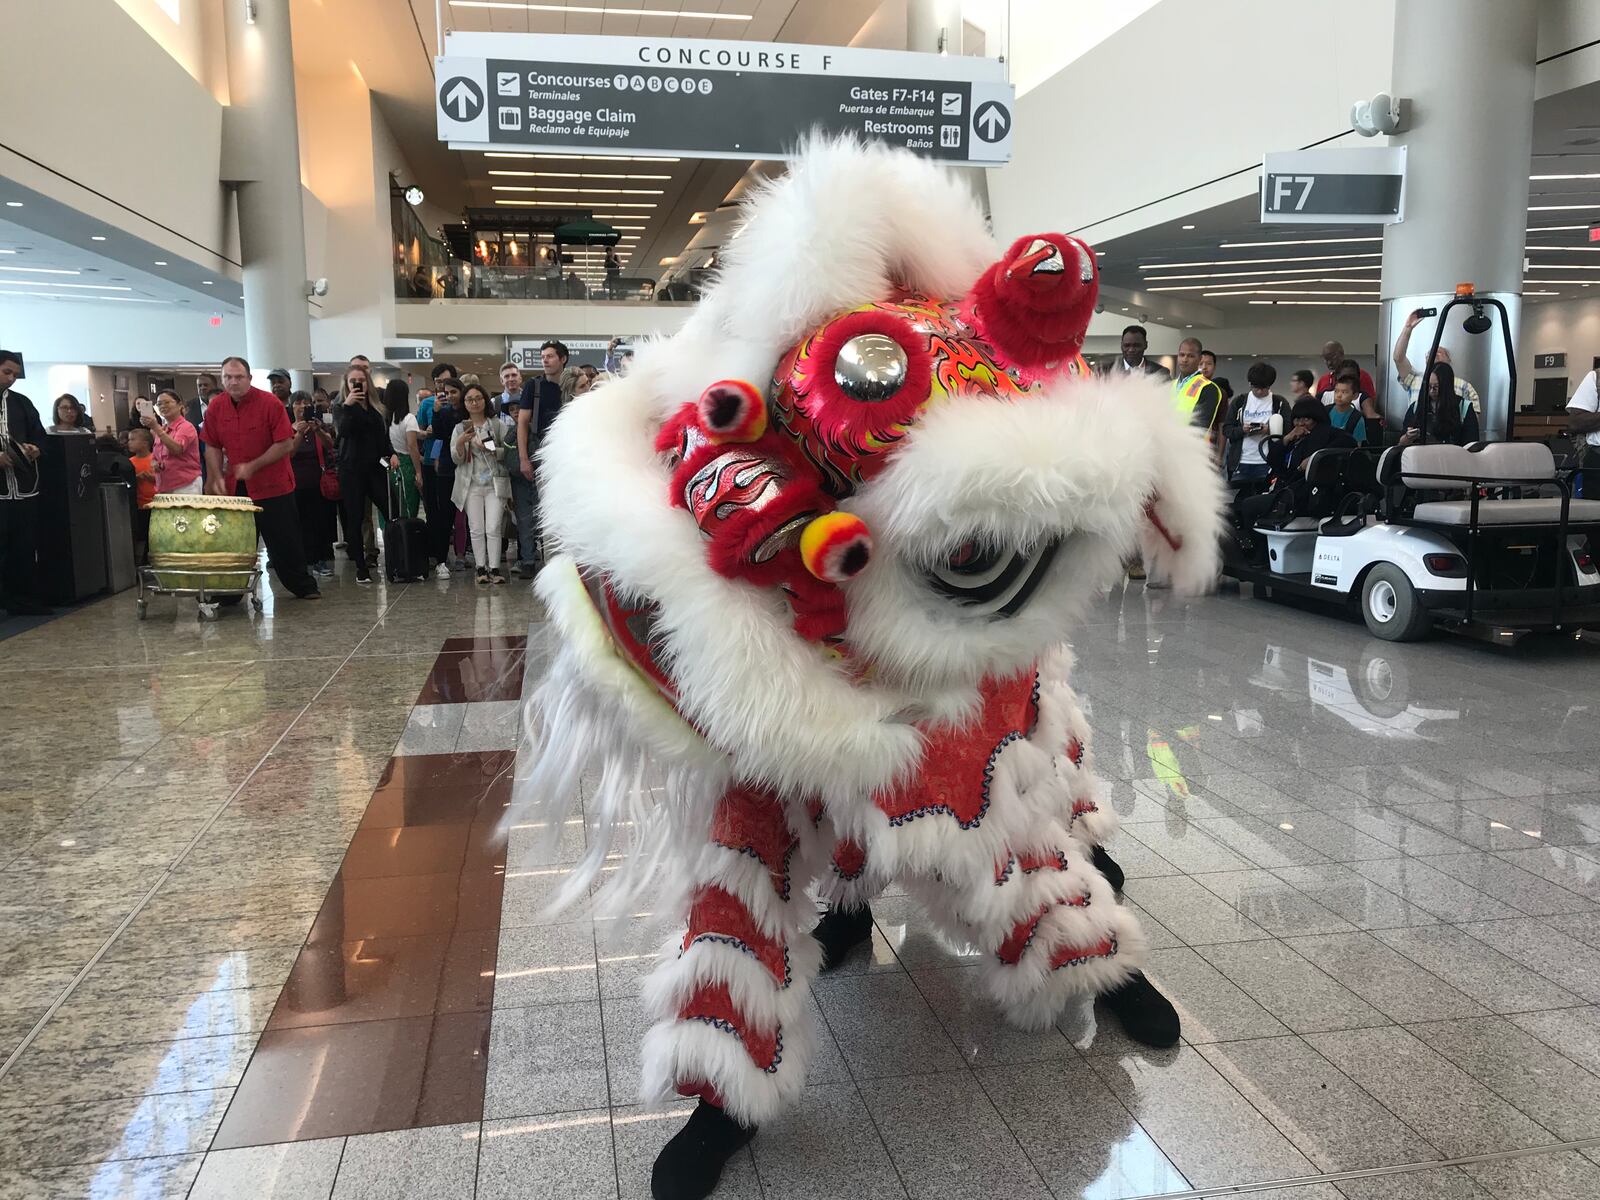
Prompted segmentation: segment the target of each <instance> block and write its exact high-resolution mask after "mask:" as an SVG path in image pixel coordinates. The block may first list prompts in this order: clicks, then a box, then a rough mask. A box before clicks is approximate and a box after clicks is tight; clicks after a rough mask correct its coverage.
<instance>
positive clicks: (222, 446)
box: [202, 358, 322, 600]
mask: <svg viewBox="0 0 1600 1200" xmlns="http://www.w3.org/2000/svg"><path fill="white" fill-rule="evenodd" d="M202 436H203V438H204V440H205V446H206V466H207V468H208V471H207V481H206V492H207V493H208V494H209V495H212V496H233V495H248V496H249V497H250V499H251V501H252V502H253V503H254V504H255V505H256V506H257V507H258V508H259V509H260V510H261V511H260V512H258V513H256V532H257V533H258V534H259V535H260V536H261V540H262V541H264V542H265V543H266V544H267V561H268V562H270V563H271V565H272V569H273V571H275V572H276V573H277V576H278V581H279V582H280V583H282V584H283V586H284V587H286V588H288V589H289V591H291V592H293V593H294V595H295V596H297V597H298V598H299V599H301V600H319V599H321V598H322V593H321V592H320V591H319V590H318V589H317V581H316V580H315V579H313V578H312V577H311V572H310V571H308V570H307V569H306V555H305V548H304V547H303V546H302V545H301V544H300V515H299V511H298V510H297V509H296V508H295V503H294V469H293V467H291V466H290V464H289V456H290V455H291V454H292V453H294V428H293V427H292V426H291V425H290V424H289V414H288V413H287V412H285V411H284V407H283V404H282V402H281V401H280V400H279V399H278V398H277V397H276V396H274V395H273V394H272V393H271V392H264V391H262V390H261V389H260V388H258V387H254V386H252V385H251V383H250V364H249V363H247V362H245V360H244V359H242V358H230V359H227V360H226V361H224V362H223V364H222V394H221V395H219V396H218V397H217V398H216V399H215V400H213V401H212V402H211V405H210V407H209V408H207V409H206V422H205V429H204V432H203V434H202Z"/></svg>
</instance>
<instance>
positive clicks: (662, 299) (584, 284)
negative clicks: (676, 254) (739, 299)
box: [395, 262, 700, 304]
mask: <svg viewBox="0 0 1600 1200" xmlns="http://www.w3.org/2000/svg"><path fill="white" fill-rule="evenodd" d="M395 296H396V298H397V299H400V300H419V301H421V300H555V301H561V302H563V303H568V304H571V303H582V302H585V301H597V302H607V303H617V302H631V303H636V304H666V303H674V302H692V301H695V300H698V299H699V298H700V297H699V294H698V290H697V289H695V288H693V287H691V286H690V285H688V284H684V283H679V282H676V281H675V282H674V283H673V284H671V285H668V286H662V285H659V284H658V283H657V282H656V280H654V279H652V278H650V277H648V276H633V275H628V274H627V273H626V272H623V273H617V274H607V273H606V272H605V271H603V270H593V269H591V270H582V271H579V270H573V269H572V268H570V267H569V268H567V269H565V270H564V271H562V272H559V273H558V272H555V271H553V270H552V269H551V268H548V267H516V266H511V267H501V266H495V267H491V266H482V265H479V264H474V263H463V262H456V263H452V264H450V265H448V266H431V267H418V268H416V269H414V270H409V271H407V270H405V269H399V270H397V271H396V272H395Z"/></svg>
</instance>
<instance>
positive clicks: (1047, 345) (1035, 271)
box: [972, 233, 1100, 369]
mask: <svg viewBox="0 0 1600 1200" xmlns="http://www.w3.org/2000/svg"><path fill="white" fill-rule="evenodd" d="M1099 294H1100V272H1099V268H1098V267H1097V266H1096V265H1095V261H1094V251H1093V250H1091V249H1089V247H1088V246H1087V245H1085V244H1084V243H1083V242H1080V241H1079V240H1078V239H1077V238H1074V237H1068V236H1067V235H1066V234H1062V233H1042V234H1036V235H1033V236H1030V237H1024V238H1018V239H1017V241H1015V242H1013V243H1012V245H1011V248H1010V249H1009V250H1007V251H1006V255H1005V257H1004V258H1002V259H1001V260H1000V261H999V262H997V263H995V265H994V266H992V267H990V268H989V270H988V271H986V272H984V274H983V276H982V277H981V278H980V279H979V280H978V282H977V283H976V284H975V285H974V286H973V290H972V300H973V303H974V307H975V309H976V312H977V318H978V325H979V328H980V330H981V332H982V333H983V336H984V337H985V338H987V339H988V340H989V341H990V343H991V344H992V345H993V346H994V347H995V349H997V350H999V351H1000V352H1001V354H1003V355H1004V356H1005V357H1006V359H1007V360H1008V361H1010V362H1011V363H1013V364H1015V365H1017V366H1020V367H1025V368H1029V369H1037V368H1043V367H1046V366H1048V365H1050V364H1052V363H1056V362H1060V361H1063V360H1065V359H1067V358H1069V357H1071V356H1072V355H1073V354H1075V353H1077V350H1078V347H1079V346H1081V345H1082V344H1083V333H1084V330H1086V329H1087V328H1088V327H1089V318H1090V317H1092V316H1093V315H1094V305H1095V300H1096V299H1097V298H1098V296H1099Z"/></svg>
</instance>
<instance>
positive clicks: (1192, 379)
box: [1172, 371, 1222, 428]
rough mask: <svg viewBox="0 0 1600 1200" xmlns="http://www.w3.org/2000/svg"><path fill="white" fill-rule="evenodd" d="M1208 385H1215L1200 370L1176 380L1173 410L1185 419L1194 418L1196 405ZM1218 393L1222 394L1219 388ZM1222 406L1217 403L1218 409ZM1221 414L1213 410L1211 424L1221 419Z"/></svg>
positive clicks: (1173, 386) (1173, 391)
mask: <svg viewBox="0 0 1600 1200" xmlns="http://www.w3.org/2000/svg"><path fill="white" fill-rule="evenodd" d="M1208 385H1210V386H1214V385H1212V384H1211V380H1209V379H1207V378H1206V377H1205V376H1204V375H1202V374H1201V373H1200V372H1199V371H1196V372H1195V373H1194V374H1193V375H1191V376H1189V377H1188V378H1187V379H1179V380H1175V381H1174V382H1173V384H1172V407H1173V411H1175V412H1176V413H1177V414H1178V415H1179V416H1180V417H1182V418H1183V419H1184V420H1185V421H1190V420H1193V419H1194V408H1195V405H1197V404H1199V403H1200V397H1201V395H1203V394H1204V392H1205V390H1206V387H1207V386H1208ZM1217 394H1218V395H1219V396H1220V395H1221V394H1222V393H1221V391H1220V390H1219V391H1218V393H1217ZM1221 407H1222V406H1221V405H1220V404H1219V405H1217V408H1218V409H1221ZM1221 416H1222V414H1221V412H1213V413H1212V414H1211V425H1215V424H1216V423H1217V421H1218V420H1220V419H1221ZM1207 428H1210V426H1209V425H1208V426H1207Z"/></svg>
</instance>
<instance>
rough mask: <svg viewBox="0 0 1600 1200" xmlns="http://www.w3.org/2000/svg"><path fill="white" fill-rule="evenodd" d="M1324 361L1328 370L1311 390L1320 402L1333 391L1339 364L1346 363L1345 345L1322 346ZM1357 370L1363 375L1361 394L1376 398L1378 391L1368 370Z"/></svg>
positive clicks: (1331, 343) (1340, 343)
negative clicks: (1326, 393)
mask: <svg viewBox="0 0 1600 1200" xmlns="http://www.w3.org/2000/svg"><path fill="white" fill-rule="evenodd" d="M1322 361H1323V362H1324V363H1325V364H1327V367H1328V369H1327V370H1326V371H1325V372H1323V374H1322V377H1321V378H1319V379H1318V380H1317V386H1316V387H1314V388H1312V389H1311V391H1312V394H1313V395H1314V396H1316V398H1317V399H1318V400H1322V394H1323V393H1324V392H1331V391H1333V385H1334V382H1335V378H1336V376H1338V374H1339V364H1340V363H1342V362H1344V361H1345V353H1344V343H1343V342H1324V343H1323V344H1322ZM1356 370H1357V371H1359V372H1360V373H1361V394H1362V395H1363V396H1376V395H1377V394H1378V389H1377V388H1376V387H1374V386H1373V384H1372V376H1371V375H1368V374H1367V369H1366V368H1365V367H1360V366H1358V367H1357V368H1356ZM1324 403H1329V401H1324Z"/></svg>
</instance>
